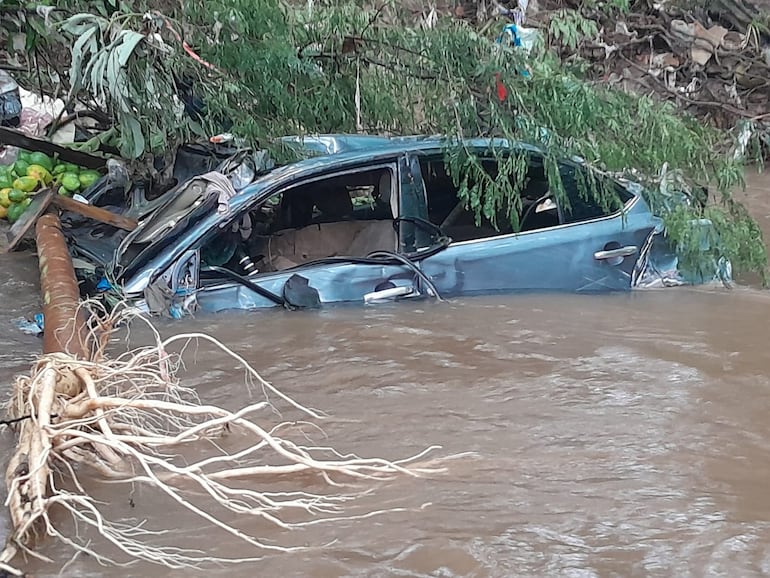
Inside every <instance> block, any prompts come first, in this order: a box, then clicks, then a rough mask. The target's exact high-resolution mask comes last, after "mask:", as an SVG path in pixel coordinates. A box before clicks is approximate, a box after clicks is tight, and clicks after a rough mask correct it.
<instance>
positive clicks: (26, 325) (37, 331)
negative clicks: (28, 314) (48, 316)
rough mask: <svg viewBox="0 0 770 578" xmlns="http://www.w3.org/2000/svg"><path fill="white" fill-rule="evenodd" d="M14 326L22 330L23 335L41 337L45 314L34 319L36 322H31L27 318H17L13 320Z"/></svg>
mask: <svg viewBox="0 0 770 578" xmlns="http://www.w3.org/2000/svg"><path fill="white" fill-rule="evenodd" d="M13 324H14V325H15V326H16V327H17V328H18V329H20V330H21V332H22V333H26V334H27V335H41V334H42V333H43V314H42V313H38V314H37V315H35V317H34V321H30V320H29V319H27V318H25V317H17V318H16V319H14V320H13Z"/></svg>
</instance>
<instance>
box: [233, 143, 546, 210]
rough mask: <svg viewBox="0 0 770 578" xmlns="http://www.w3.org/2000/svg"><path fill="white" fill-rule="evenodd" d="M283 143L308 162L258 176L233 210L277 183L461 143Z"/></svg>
mask: <svg viewBox="0 0 770 578" xmlns="http://www.w3.org/2000/svg"><path fill="white" fill-rule="evenodd" d="M281 141H282V142H284V143H286V144H288V145H289V146H296V147H297V148H298V149H299V150H300V152H305V153H308V154H309V155H310V156H309V158H304V159H301V160H297V161H294V162H291V163H287V164H285V165H282V166H279V167H277V168H275V169H273V170H271V171H269V172H267V173H265V174H263V175H261V176H259V177H258V178H257V179H255V181H254V182H253V183H252V184H250V185H248V186H246V187H244V188H243V189H242V190H241V191H239V192H238V194H237V195H236V196H235V197H233V198H232V199H231V207H232V208H233V209H235V208H237V207H238V206H240V205H241V204H242V203H245V202H248V201H249V200H250V199H253V198H254V196H255V195H259V194H260V193H261V192H263V191H264V190H265V189H266V188H268V187H270V186H271V185H272V184H275V183H280V184H281V185H286V184H289V183H291V181H293V180H295V179H297V178H300V177H304V176H308V175H312V174H313V173H316V172H322V171H324V170H326V169H328V168H331V167H335V168H339V169H344V168H346V167H350V166H356V165H361V164H365V163H367V162H378V161H380V160H384V159H386V158H388V157H392V156H398V155H400V154H404V153H408V152H439V151H442V150H443V149H444V148H445V147H447V146H451V145H452V144H457V142H458V141H457V140H456V139H451V138H448V137H443V136H438V135H437V136H417V135H415V136H398V137H388V136H374V135H352V134H325V135H307V136H303V137H299V136H290V137H284V138H282V139H281ZM461 143H462V144H463V146H466V147H468V148H471V149H476V150H479V149H490V148H504V149H508V150H514V149H518V150H527V151H531V152H537V153H542V150H541V149H538V148H537V147H535V146H534V145H530V144H527V143H522V142H518V141H517V142H511V141H508V140H506V139H500V138H475V139H464V140H462V141H461Z"/></svg>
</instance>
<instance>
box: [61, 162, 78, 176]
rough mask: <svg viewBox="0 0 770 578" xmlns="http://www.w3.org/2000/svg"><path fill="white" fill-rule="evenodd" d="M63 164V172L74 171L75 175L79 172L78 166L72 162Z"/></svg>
mask: <svg viewBox="0 0 770 578" xmlns="http://www.w3.org/2000/svg"><path fill="white" fill-rule="evenodd" d="M64 166H65V167H66V169H65V171H64V172H65V173H75V174H76V175H77V174H78V173H80V167H79V166H77V165H73V164H72V163H64Z"/></svg>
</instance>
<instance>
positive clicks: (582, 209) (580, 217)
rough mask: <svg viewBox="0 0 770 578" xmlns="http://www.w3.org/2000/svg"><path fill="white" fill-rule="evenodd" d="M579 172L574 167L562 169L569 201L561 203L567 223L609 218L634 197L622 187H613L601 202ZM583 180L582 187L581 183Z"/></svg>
mask: <svg viewBox="0 0 770 578" xmlns="http://www.w3.org/2000/svg"><path fill="white" fill-rule="evenodd" d="M579 170H580V169H578V168H577V167H573V166H570V167H563V168H562V182H563V183H564V192H565V194H566V199H567V202H566V203H565V202H562V203H561V205H562V207H561V209H562V215H563V218H564V222H565V223H579V222H581V221H590V220H592V219H598V218H601V217H606V216H609V215H611V214H612V213H615V212H617V211H619V210H620V209H621V208H622V207H623V205H625V203H627V202H628V201H629V200H630V199H631V198H632V197H633V195H632V194H631V193H629V192H628V191H627V190H625V189H624V188H622V187H621V186H619V185H613V186H612V189H611V191H612V193H610V195H609V196H608V197H606V198H605V199H604V202H599V201H597V199H596V197H595V196H594V195H591V194H590V192H589V191H588V186H589V185H588V184H587V180H586V179H585V178H584V177H582V176H581V175H580V173H579V172H578V171H579ZM581 179H582V186H581V183H580V182H579V181H580V180H581ZM608 192H610V191H608Z"/></svg>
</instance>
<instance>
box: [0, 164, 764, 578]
mask: <svg viewBox="0 0 770 578" xmlns="http://www.w3.org/2000/svg"><path fill="white" fill-rule="evenodd" d="M768 183H770V179H766V178H765V179H755V180H754V181H752V185H753V186H752V188H751V190H750V192H749V196H748V197H747V199H748V200H749V202H750V204H751V206H752V210H753V211H754V212H755V214H756V215H757V216H758V218H759V220H760V222H761V223H762V224H763V226H764V227H765V230H770V226H768V225H770V218H769V216H770V201H768V200H767V199H766V198H765V197H768V196H770V195H768V192H767V191H766V190H765V189H766V188H767V187H768ZM3 259H4V262H5V263H6V270H7V271H8V274H7V275H6V279H5V281H3V282H2V284H0V295H2V299H3V303H4V309H3V311H4V313H3V314H2V317H0V325H1V326H2V327H3V328H4V329H3V331H2V333H0V340H2V349H1V350H0V372H2V375H3V377H4V384H5V388H6V389H7V388H8V387H9V385H10V382H11V379H12V376H13V375H14V374H15V373H16V372H18V371H26V368H27V367H28V362H29V360H30V359H32V358H33V356H34V355H35V353H36V352H37V351H38V350H39V341H38V340H37V338H34V337H29V336H25V335H23V334H21V333H20V332H18V331H17V330H16V329H15V328H14V327H13V325H12V323H11V320H12V319H13V318H14V317H17V316H19V315H24V314H30V313H34V312H35V311H36V309H35V308H36V307H37V305H36V299H37V296H36V294H35V291H36V285H35V282H36V275H37V271H36V267H35V261H34V259H32V258H31V257H29V256H12V257H3ZM769 320H770V294H769V293H768V292H766V291H762V290H759V289H756V288H749V287H741V288H738V289H735V290H732V291H726V290H723V289H716V288H700V289H676V290H662V291H649V292H637V293H634V294H628V295H605V296H572V295H566V296H565V295H549V296H524V297H495V298H478V299H465V300H453V301H451V302H449V303H445V304H434V303H419V304H414V303H412V304H400V305H395V306H394V305H388V306H384V307H371V308H361V307H341V308H336V309H329V310H325V311H321V312H309V313H308V312H295V313H288V312H280V311H274V312H259V313H252V314H245V315H244V314H237V315H235V314H228V315H221V316H217V317H207V318H198V319H196V320H192V321H184V322H181V323H168V324H166V325H162V326H161V331H162V333H164V334H165V335H170V334H172V333H175V332H179V331H186V330H205V331H207V332H209V333H212V334H213V335H215V336H216V337H218V338H220V339H221V340H222V341H224V342H225V343H227V344H228V345H229V346H231V347H232V348H233V349H234V350H236V351H238V352H239V353H241V354H242V355H243V356H244V357H246V358H247V359H248V360H249V362H251V363H252V364H253V365H254V366H255V367H257V368H258V369H259V370H260V371H261V372H262V373H263V375H264V376H265V377H266V378H267V379H269V380H270V381H271V382H272V383H274V384H275V385H276V386H278V387H279V388H280V389H281V390H282V391H284V392H285V393H287V394H289V395H291V396H292V397H294V398H295V399H297V400H299V401H300V402H302V403H303V404H306V405H309V406H312V407H316V408H320V409H322V410H324V411H326V412H327V413H329V414H330V418H329V419H328V420H327V421H326V422H325V423H324V424H323V427H324V430H325V432H326V433H327V434H328V439H327V440H326V443H329V444H331V445H333V446H335V447H336V448H337V449H338V450H340V451H343V452H348V451H350V452H356V453H358V454H359V455H365V456H381V457H385V458H391V459H398V458H400V457H403V456H407V455H410V454H412V453H416V452H419V451H421V450H422V449H423V448H425V447H427V446H429V445H432V444H438V445H441V446H442V449H441V450H437V451H436V453H435V455H436V456H441V455H448V454H456V453H464V452H470V454H469V455H466V456H465V457H463V458H461V459H457V460H452V461H450V462H448V464H447V466H448V470H447V472H446V473H445V474H442V475H437V476H431V477H428V478H424V479H412V478H398V479H396V480H394V481H392V482H388V483H384V484H379V485H377V486H375V487H374V490H375V491H374V492H373V493H372V494H371V495H368V496H366V497H363V498H361V499H360V500H358V501H357V502H356V503H355V504H354V505H351V508H352V510H351V511H353V512H360V511H364V510H376V509H384V508H401V509H402V510H401V511H398V512H394V513H390V514H384V515H381V516H376V517H374V518H370V519H366V520H357V521H348V522H342V523H339V524H333V525H322V526H313V527H311V528H309V529H307V530H303V531H302V532H300V533H298V535H297V536H296V537H293V538H292V537H291V536H289V534H288V533H286V532H278V531H276V530H274V529H271V528H269V527H267V526H260V525H258V524H257V523H256V522H255V523H254V524H252V525H251V526H249V525H248V524H247V526H246V527H247V528H250V529H251V530H252V531H255V532H261V533H262V534H261V535H263V536H264V538H265V539H266V540H275V541H279V542H281V543H286V542H287V541H288V542H291V541H292V540H293V541H294V542H296V543H302V544H308V545H322V544H328V543H330V544H331V545H329V546H328V547H325V548H318V549H310V550H308V551H306V552H301V553H292V554H281V553H268V554H267V555H266V556H265V557H264V559H263V560H262V561H260V562H258V563H252V564H247V565H243V566H235V567H223V568H214V569H211V570H209V571H207V572H205V573H200V575H206V576H211V577H214V576H233V577H237V576H244V577H245V576H312V577H319V578H320V577H336V576H383V577H384V576H441V577H455V576H478V577H487V576H490V577H491V576H495V577H498V576H499V577H503V576H568V577H581V578H582V577H593V576H599V577H604V576H692V577H702V576H730V577H732V576H765V575H769V574H770V494H768V491H767V487H768V483H769V482H770V420H768V417H767V416H768V415H770V376H769V375H768V371H767V367H768V354H767V348H768V343H769V342H770V340H769V339H768V337H770V329H768V325H769V324H768V321H769ZM133 339H134V340H135V341H137V342H140V341H141V340H142V339H143V335H142V334H141V332H139V333H136V334H134V335H133ZM187 359H188V371H187V380H188V383H191V384H194V385H195V387H196V388H197V389H198V391H199V392H200V395H201V397H202V398H203V399H204V400H206V401H208V402H211V403H217V404H221V405H225V406H227V407H237V406H239V405H243V404H245V403H248V402H249V401H251V400H252V399H253V398H251V397H249V394H248V391H247V388H246V385H245V381H244V377H243V373H242V372H241V371H239V370H237V369H236V368H235V367H234V365H233V363H232V361H231V360H230V359H229V358H227V357H226V356H225V355H223V354H219V353H216V352H212V351H211V350H209V349H206V350H205V352H204V350H203V349H199V350H198V355H197V356H196V355H192V353H191V354H190V355H188V358H187ZM0 444H2V446H1V447H2V449H3V451H4V453H5V454H6V455H7V454H9V453H10V451H11V448H12V446H13V439H12V437H11V435H10V434H9V433H8V432H7V431H3V432H0ZM296 484H297V485H298V487H299V488H304V489H311V490H312V489H313V488H316V489H317V487H316V485H315V483H314V482H313V481H312V480H308V479H298V480H297V482H296ZM93 491H94V493H95V494H96V495H97V496H98V497H99V498H100V499H102V500H104V501H105V502H108V503H109V504H110V505H109V506H108V507H109V508H110V509H111V511H113V512H115V513H116V514H117V515H132V516H139V517H146V518H147V520H148V523H150V524H153V525H165V527H172V528H173V527H176V530H175V532H174V538H175V539H176V541H177V542H178V543H179V544H180V545H183V546H185V547H188V548H206V549H207V550H211V551H212V552H213V553H216V554H218V555H241V556H248V555H253V552H250V551H249V550H248V549H246V548H245V547H243V546H242V545H240V544H238V543H236V542H235V540H234V539H233V538H231V537H227V536H225V535H223V534H218V533H216V532H213V531H211V530H209V529H208V528H205V527H203V524H201V523H200V522H198V521H196V520H192V519H191V518H190V517H189V516H186V515H184V514H181V513H179V512H178V511H177V510H176V509H175V508H173V507H172V506H171V505H170V504H169V503H168V501H167V500H164V499H163V498H162V497H160V496H157V495H153V494H151V493H149V492H145V491H142V490H137V491H136V492H135V493H134V494H133V495H129V494H128V493H127V491H126V490H125V489H116V488H115V487H114V486H108V485H104V484H99V483H93ZM130 500H131V501H133V503H134V504H135V508H131V507H130V505H129V501H130ZM2 523H5V524H7V521H5V520H3V521H2ZM43 551H44V553H45V554H46V555H48V556H51V557H52V558H53V559H54V560H55V563H53V564H45V563H38V562H35V563H31V564H30V565H29V566H28V568H29V570H30V572H31V573H32V574H33V575H34V576H38V577H42V576H56V575H58V574H59V571H60V570H61V568H62V566H63V565H64V563H65V562H66V561H67V560H68V558H69V556H70V554H69V552H68V550H67V549H66V548H64V547H63V546H59V545H55V544H52V543H51V544H49V545H47V546H46V547H44V549H43ZM191 574H194V575H197V574H196V573H195V572H190V571H166V570H162V569H159V568H158V567H153V566H147V565H142V566H134V567H131V568H126V569H124V568H121V569H115V568H105V567H102V566H100V565H99V564H98V563H97V562H96V561H95V560H93V559H90V558H87V557H79V558H77V559H75V560H74V561H72V562H71V563H70V564H69V565H68V566H67V567H66V568H65V569H64V571H63V572H62V574H61V575H63V576H99V577H112V576H175V577H176V576H189V575H191Z"/></svg>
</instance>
